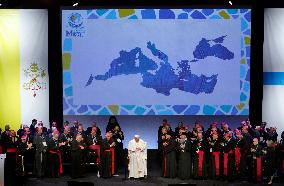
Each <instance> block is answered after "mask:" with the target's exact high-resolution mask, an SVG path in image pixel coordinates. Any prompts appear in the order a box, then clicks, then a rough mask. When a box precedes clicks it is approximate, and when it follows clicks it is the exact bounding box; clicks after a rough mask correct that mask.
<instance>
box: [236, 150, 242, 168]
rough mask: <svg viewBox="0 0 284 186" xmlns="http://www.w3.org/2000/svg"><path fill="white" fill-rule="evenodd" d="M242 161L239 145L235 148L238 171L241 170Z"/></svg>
mask: <svg viewBox="0 0 284 186" xmlns="http://www.w3.org/2000/svg"><path fill="white" fill-rule="evenodd" d="M240 162H241V149H240V148H239V147H237V148H236V149H235V165H236V171H237V173H239V172H240Z"/></svg>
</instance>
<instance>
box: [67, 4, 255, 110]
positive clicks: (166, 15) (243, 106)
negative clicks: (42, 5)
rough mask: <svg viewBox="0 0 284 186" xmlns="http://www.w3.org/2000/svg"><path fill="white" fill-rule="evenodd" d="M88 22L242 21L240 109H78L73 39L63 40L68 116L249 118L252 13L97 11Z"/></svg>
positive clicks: (128, 107) (90, 106) (98, 106)
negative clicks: (74, 89)
mask: <svg viewBox="0 0 284 186" xmlns="http://www.w3.org/2000/svg"><path fill="white" fill-rule="evenodd" d="M86 13H87V17H85V19H241V28H240V30H241V33H242V34H241V38H240V39H241V46H240V48H241V60H240V80H241V81H240V103H239V104H238V105H204V106H199V105H74V104H73V89H72V77H71V73H70V71H69V70H70V68H71V63H72V56H71V52H72V38H71V37H66V38H62V42H63V47H62V63H63V64H62V65H63V113H64V115H112V114H114V115H118V114H120V115H248V114H249V105H248V103H249V99H250V38H251V9H93V10H86Z"/></svg>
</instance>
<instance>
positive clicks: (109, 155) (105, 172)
mask: <svg viewBox="0 0 284 186" xmlns="http://www.w3.org/2000/svg"><path fill="white" fill-rule="evenodd" d="M114 146H115V142H114V140H113V139H112V134H111V133H110V132H107V133H106V138H105V139H103V140H102V143H101V176H102V177H103V178H110V177H112V175H113V174H114V156H115V154H114Z"/></svg>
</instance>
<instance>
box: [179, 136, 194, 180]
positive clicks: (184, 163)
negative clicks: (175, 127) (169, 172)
mask: <svg viewBox="0 0 284 186" xmlns="http://www.w3.org/2000/svg"><path fill="white" fill-rule="evenodd" d="M178 150H179V157H178V177H179V178H180V179H190V176H191V172H192V170H191V169H192V165H191V142H190V140H188V139H187V133H185V132H184V133H182V134H181V135H180V140H179V143H178Z"/></svg>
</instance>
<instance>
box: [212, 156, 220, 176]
mask: <svg viewBox="0 0 284 186" xmlns="http://www.w3.org/2000/svg"><path fill="white" fill-rule="evenodd" d="M212 154H213V157H214V161H215V172H216V173H215V174H216V176H219V174H220V152H213V153H212Z"/></svg>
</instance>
